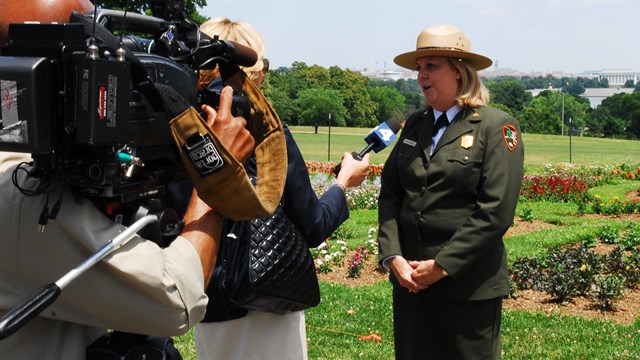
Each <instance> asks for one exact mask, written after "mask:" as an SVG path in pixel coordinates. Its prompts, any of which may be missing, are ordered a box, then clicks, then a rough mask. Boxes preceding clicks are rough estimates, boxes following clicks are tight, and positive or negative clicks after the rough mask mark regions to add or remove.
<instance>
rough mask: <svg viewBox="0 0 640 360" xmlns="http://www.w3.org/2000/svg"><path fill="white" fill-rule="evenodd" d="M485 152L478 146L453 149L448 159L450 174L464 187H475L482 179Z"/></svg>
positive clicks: (458, 184) (457, 183) (456, 182)
mask: <svg viewBox="0 0 640 360" xmlns="http://www.w3.org/2000/svg"><path fill="white" fill-rule="evenodd" d="M483 157H484V153H483V152H482V151H480V149H478V148H475V149H474V148H470V149H453V150H451V151H449V153H448V155H447V160H448V164H449V168H450V174H452V176H453V178H454V179H453V180H454V181H455V184H456V185H457V186H460V187H461V188H463V189H467V190H468V189H475V188H476V187H477V186H478V183H479V181H480V173H481V171H482V164H483Z"/></svg>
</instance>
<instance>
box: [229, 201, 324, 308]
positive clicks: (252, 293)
mask: <svg viewBox="0 0 640 360" xmlns="http://www.w3.org/2000/svg"><path fill="white" fill-rule="evenodd" d="M218 261H221V266H220V273H219V274H220V285H219V286H220V292H221V293H222V295H223V296H224V297H225V299H226V301H227V302H228V303H229V304H231V305H233V306H238V307H243V308H248V309H252V310H258V311H266V312H273V313H278V314H285V313H288V312H291V311H299V310H304V309H307V308H309V307H314V306H316V305H318V304H319V303H320V287H319V286H318V277H317V275H316V268H315V265H314V261H313V258H312V256H311V252H310V251H309V248H308V246H307V244H306V242H305V240H304V239H303V237H302V235H301V234H300V230H298V229H297V228H296V226H295V225H294V224H293V223H292V222H291V220H289V218H288V217H287V215H286V214H285V212H284V209H283V207H282V202H280V205H278V207H277V209H276V211H275V212H274V213H273V215H271V216H268V217H264V218H261V219H254V220H250V221H236V222H234V223H233V224H232V225H231V228H230V230H229V232H228V234H227V236H226V237H225V238H224V240H223V243H222V248H221V250H220V258H219V259H218Z"/></svg>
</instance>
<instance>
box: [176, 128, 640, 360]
mask: <svg viewBox="0 0 640 360" xmlns="http://www.w3.org/2000/svg"><path fill="white" fill-rule="evenodd" d="M290 128H291V130H292V133H293V134H294V137H295V139H296V142H297V143H298V146H299V147H300V149H301V151H302V154H303V155H304V157H305V159H306V160H317V161H327V158H330V159H331V161H334V162H336V161H337V160H339V159H340V157H341V154H342V153H343V152H345V151H347V152H351V151H354V150H356V151H359V150H360V149H362V148H363V147H364V146H365V143H364V141H363V138H364V135H365V134H366V133H367V131H368V129H344V128H332V129H331V132H332V133H331V146H330V149H329V146H328V139H329V136H328V133H327V131H326V130H327V129H326V128H320V133H319V134H314V133H313V128H311V127H295V126H293V127H290ZM524 143H525V149H526V155H525V169H526V172H527V173H528V174H533V173H536V172H538V171H540V169H542V167H543V165H545V164H559V163H566V162H568V161H569V139H568V137H567V136H565V137H561V136H554V135H534V134H525V136H524ZM329 151H330V153H329ZM389 151H390V149H385V150H383V151H381V152H380V153H378V154H372V159H371V163H372V164H381V163H384V161H385V160H386V157H387V156H388V154H389ZM328 153H329V154H328ZM572 161H573V163H575V164H581V165H592V164H599V165H612V164H620V163H627V164H637V163H638V162H640V141H624V140H612V139H592V138H580V137H574V138H572ZM638 188H640V185H639V182H637V181H633V182H630V181H621V182H620V183H618V184H613V185H607V186H603V187H599V188H596V189H592V190H591V193H592V194H594V195H600V196H601V197H602V198H603V199H611V198H613V197H614V196H618V197H620V198H621V197H622V196H624V194H626V193H627V192H628V191H631V190H635V189H638ZM523 206H525V204H523V203H521V204H519V205H518V210H517V211H516V214H518V213H519V211H521V209H522V207H523ZM526 206H527V207H528V208H530V209H531V211H532V214H533V218H534V219H535V220H540V221H544V222H548V223H552V224H562V225H563V226H562V227H561V228H560V229H554V230H548V229H547V230H539V231H536V232H534V233H529V234H523V235H517V236H513V237H510V238H508V239H505V244H506V247H507V252H508V256H509V259H510V261H513V260H514V259H515V258H516V257H519V256H536V255H539V254H541V253H542V252H544V251H545V250H546V249H547V248H549V247H550V246H553V245H557V244H561V243H569V242H574V241H577V240H578V239H579V238H580V236H581V235H582V234H584V233H589V232H594V231H595V230H596V229H597V228H598V227H600V226H602V225H603V224H605V223H606V224H611V225H613V226H615V227H616V228H622V227H623V226H624V225H625V224H626V223H625V222H624V221H622V220H616V219H608V220H594V219H591V218H586V217H580V216H577V206H576V205H575V204H572V203H549V202H527V203H526ZM342 227H343V228H344V229H345V231H346V233H348V234H349V238H348V240H347V241H348V243H349V245H350V246H349V247H351V248H353V247H355V246H356V245H361V244H363V243H364V242H365V241H366V239H367V232H368V229H369V228H371V227H374V228H375V227H377V211H372V210H360V211H353V212H352V213H351V216H350V218H349V220H347V222H345V223H344V224H343V225H342ZM321 292H322V302H321V303H320V305H319V306H317V307H316V308H313V309H309V310H307V311H306V322H307V338H308V348H309V359H313V360H342V359H344V360H348V359H349V360H350V359H371V360H374V359H375V360H384V359H393V326H392V310H391V285H390V284H389V283H388V282H387V281H382V282H379V283H376V284H373V285H369V286H363V287H359V288H351V287H346V286H343V285H339V284H332V283H327V282H321ZM427 326H428V325H427ZM371 333H374V334H376V335H378V336H380V337H381V339H382V341H380V342H377V341H372V340H368V341H363V340H359V339H358V338H359V337H360V336H364V335H369V334H371ZM175 341H176V345H177V346H178V348H179V349H180V351H181V353H182V355H183V358H184V359H187V360H188V359H195V358H196V356H195V350H194V340H193V330H192V331H190V332H189V333H188V334H186V335H184V336H181V337H178V338H176V339H175ZM502 341H503V359H535V360H538V359H545V360H546V359H550V360H553V359H558V360H565V359H566V360H573V359H590V360H591V359H603V360H604V359H640V319H637V320H636V322H635V323H634V324H633V325H631V326H623V325H618V324H615V323H612V322H607V321H595V320H585V319H581V318H576V317H561V316H556V315H547V314H540V313H529V312H524V311H512V310H506V311H505V312H504V314H503V323H502Z"/></svg>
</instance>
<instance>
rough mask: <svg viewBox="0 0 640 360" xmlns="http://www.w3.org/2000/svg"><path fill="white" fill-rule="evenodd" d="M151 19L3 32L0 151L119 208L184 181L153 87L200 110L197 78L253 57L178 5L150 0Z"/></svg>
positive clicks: (112, 17)
mask: <svg viewBox="0 0 640 360" xmlns="http://www.w3.org/2000/svg"><path fill="white" fill-rule="evenodd" d="M151 10H152V11H153V14H154V16H149V15H144V14H140V13H129V12H125V11H119V10H108V9H96V11H92V12H91V13H90V14H86V15H82V14H77V13H74V14H73V15H72V16H71V18H70V21H69V22H68V23H57V24H55V23H54V24H33V23H25V24H10V26H9V41H8V43H7V45H6V46H4V47H2V48H1V49H0V55H1V56H0V92H1V94H0V105H1V106H0V151H13V152H23V153H30V154H31V156H32V159H33V162H34V164H35V167H36V169H40V170H44V171H45V172H46V173H47V174H49V176H50V177H52V178H53V179H55V180H61V181H62V182H64V183H66V184H69V185H71V186H72V187H74V188H76V189H77V190H78V191H80V192H81V193H82V194H84V195H87V196H93V197H100V198H119V199H120V201H122V202H128V201H133V200H138V199H142V198H146V197H152V196H156V195H157V193H158V192H160V191H163V186H164V185H166V184H168V183H171V182H175V181H178V180H182V179H187V178H188V177H187V174H186V171H185V170H184V166H183V164H182V161H181V159H180V156H179V154H178V152H177V150H176V146H175V145H174V141H173V139H172V137H171V134H170V131H169V126H168V121H169V120H171V118H170V115H169V114H168V112H167V110H166V109H165V104H164V103H163V100H162V98H161V96H160V95H159V91H158V87H159V86H165V85H166V86H169V87H171V88H173V89H174V90H176V91H177V92H178V93H179V94H180V95H181V96H182V97H183V98H184V99H185V100H186V101H187V102H188V103H189V104H191V105H192V106H194V107H195V108H196V109H199V108H200V105H201V104H203V103H208V102H210V101H211V99H212V94H211V93H208V92H207V91H206V90H205V91H199V90H198V77H199V72H200V70H201V69H210V68H213V67H215V65H217V64H221V63H225V64H235V65H243V66H251V65H253V64H254V63H255V62H256V54H255V52H253V51H252V50H251V49H249V48H247V47H244V46H241V45H239V44H235V43H233V42H227V41H221V40H219V39H218V38H217V37H214V38H210V37H208V36H206V35H205V34H202V33H200V31H199V28H198V26H197V25H196V24H194V23H192V22H190V21H189V20H187V19H186V17H185V15H184V4H183V1H181V0H180V1H176V0H154V1H152V2H151ZM116 33H120V34H121V35H116ZM125 33H128V34H136V36H132V35H124V34H125ZM139 34H143V36H139Z"/></svg>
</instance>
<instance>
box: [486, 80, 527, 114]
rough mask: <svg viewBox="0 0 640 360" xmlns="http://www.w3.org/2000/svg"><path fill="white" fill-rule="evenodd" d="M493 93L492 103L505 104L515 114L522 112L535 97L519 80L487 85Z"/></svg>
mask: <svg viewBox="0 0 640 360" xmlns="http://www.w3.org/2000/svg"><path fill="white" fill-rule="evenodd" d="M487 88H488V89H489V92H490V93H491V102H493V103H498V104H503V105H506V106H507V107H509V108H510V109H512V110H513V113H514V114H517V113H518V112H520V111H522V109H523V108H524V106H525V105H526V104H528V103H529V102H530V101H531V99H533V96H532V95H531V93H530V92H527V91H526V90H525V88H524V86H523V85H522V84H521V83H520V82H518V81H517V80H508V81H500V82H491V83H489V84H487Z"/></svg>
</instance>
